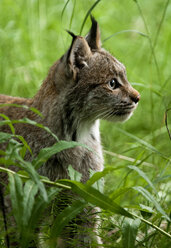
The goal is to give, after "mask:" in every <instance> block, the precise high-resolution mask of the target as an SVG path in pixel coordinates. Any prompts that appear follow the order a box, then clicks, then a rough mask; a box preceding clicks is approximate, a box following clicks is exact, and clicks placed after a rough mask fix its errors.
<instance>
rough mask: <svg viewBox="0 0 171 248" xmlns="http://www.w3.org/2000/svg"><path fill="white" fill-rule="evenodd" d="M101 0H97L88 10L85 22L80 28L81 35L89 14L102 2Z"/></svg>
mask: <svg viewBox="0 0 171 248" xmlns="http://www.w3.org/2000/svg"><path fill="white" fill-rule="evenodd" d="M100 1H101V0H97V1H96V2H95V3H94V4H93V5H92V6H91V8H90V9H89V10H88V11H87V13H86V16H85V17H84V20H83V23H82V25H81V29H80V35H81V34H82V31H83V28H84V25H85V23H86V20H87V18H88V16H89V15H90V14H91V12H92V10H93V9H94V8H95V7H96V5H97V4H98V3H99V2H100Z"/></svg>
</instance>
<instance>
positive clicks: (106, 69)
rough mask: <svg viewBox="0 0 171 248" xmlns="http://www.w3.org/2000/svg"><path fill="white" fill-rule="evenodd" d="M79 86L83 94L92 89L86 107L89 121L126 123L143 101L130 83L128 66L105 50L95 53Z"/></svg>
mask: <svg viewBox="0 0 171 248" xmlns="http://www.w3.org/2000/svg"><path fill="white" fill-rule="evenodd" d="M85 82H86V84H87V85H86V86H85ZM77 83H78V84H80V87H81V88H82V90H83V91H84V90H85V91H87V90H86V89H85V88H89V91H87V92H86V97H85V104H84V106H83V113H84V115H85V116H86V118H88V116H89V118H90V119H91V118H92V119H105V120H110V121H125V120H127V119H128V118H129V117H130V116H131V115H132V113H133V110H134V109H135V108H136V107H137V105H138V101H139V99H140V95H139V93H138V92H137V91H136V90H135V89H133V88H132V86H131V85H130V83H129V82H128V80H127V77H126V70H125V67H124V65H123V64H121V63H120V62H119V61H118V60H116V59H115V58H114V57H112V56H111V55H110V54H109V53H107V52H106V51H104V50H100V51H97V52H94V53H93V54H92V57H91V58H90V59H89V61H88V62H87V66H86V67H85V68H83V69H82V71H81V72H80V74H79V80H78V82H77ZM84 86H85V87H84ZM80 94H81V93H80ZM81 96H82V97H83V95H82V94H81Z"/></svg>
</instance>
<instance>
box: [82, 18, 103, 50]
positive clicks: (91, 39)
mask: <svg viewBox="0 0 171 248" xmlns="http://www.w3.org/2000/svg"><path fill="white" fill-rule="evenodd" d="M90 17H91V22H92V24H91V29H90V31H89V33H88V34H87V35H86V40H87V42H88V44H89V46H90V48H91V49H100V47H101V41H100V29H99V25H98V23H97V21H96V20H95V18H94V17H93V16H92V15H90Z"/></svg>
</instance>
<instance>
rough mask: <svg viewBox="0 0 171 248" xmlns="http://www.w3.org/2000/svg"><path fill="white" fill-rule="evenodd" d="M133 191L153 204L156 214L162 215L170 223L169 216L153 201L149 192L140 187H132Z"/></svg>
mask: <svg viewBox="0 0 171 248" xmlns="http://www.w3.org/2000/svg"><path fill="white" fill-rule="evenodd" d="M133 189H135V190H136V191H138V192H139V193H141V194H142V195H143V196H144V197H145V198H146V199H147V200H148V201H149V202H151V203H153V205H154V206H155V207H156V209H157V210H158V212H159V213H160V214H162V215H163V216H164V217H165V218H166V219H167V220H168V221H170V218H169V216H168V215H167V214H166V212H165V211H164V210H163V208H162V207H161V206H160V204H159V203H158V202H157V201H156V200H155V198H154V197H153V196H152V195H151V194H150V192H149V191H147V190H146V189H144V188H143V187H141V186H135V187H133Z"/></svg>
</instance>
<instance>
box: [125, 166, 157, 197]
mask: <svg viewBox="0 0 171 248" xmlns="http://www.w3.org/2000/svg"><path fill="white" fill-rule="evenodd" d="M128 168H130V169H131V170H134V171H136V172H138V174H139V175H140V176H141V177H142V178H144V179H145V181H146V182H147V183H148V184H149V185H150V187H151V188H152V189H153V190H154V192H155V193H156V194H158V192H157V190H156V188H155V187H154V185H153V183H152V182H151V180H150V179H149V178H148V176H147V175H146V174H145V173H144V172H143V171H142V170H141V169H139V168H138V167H137V166H134V165H128Z"/></svg>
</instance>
